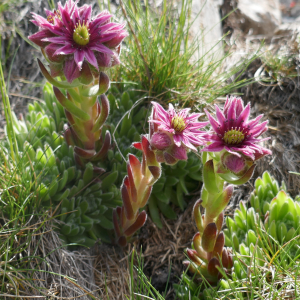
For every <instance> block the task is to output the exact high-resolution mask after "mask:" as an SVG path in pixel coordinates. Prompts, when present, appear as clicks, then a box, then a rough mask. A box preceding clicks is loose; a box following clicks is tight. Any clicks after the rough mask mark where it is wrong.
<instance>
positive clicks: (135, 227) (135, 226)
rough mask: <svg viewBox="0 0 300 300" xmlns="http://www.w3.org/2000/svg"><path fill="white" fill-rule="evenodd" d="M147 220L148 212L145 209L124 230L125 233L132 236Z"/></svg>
mask: <svg viewBox="0 0 300 300" xmlns="http://www.w3.org/2000/svg"><path fill="white" fill-rule="evenodd" d="M146 220H147V214H146V212H145V211H144V210H143V211H142V212H141V213H140V214H139V215H138V217H137V219H136V221H135V222H134V223H133V224H132V225H131V226H130V227H129V228H128V229H127V230H125V231H124V235H126V236H128V237H129V236H132V235H133V234H134V233H135V232H136V231H138V230H139V229H140V228H141V227H142V226H143V225H144V224H145V222H146Z"/></svg>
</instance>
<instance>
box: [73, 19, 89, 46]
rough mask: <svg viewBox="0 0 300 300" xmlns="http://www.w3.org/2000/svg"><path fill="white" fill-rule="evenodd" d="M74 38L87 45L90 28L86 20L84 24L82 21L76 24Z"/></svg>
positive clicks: (79, 43) (78, 42)
mask: <svg viewBox="0 0 300 300" xmlns="http://www.w3.org/2000/svg"><path fill="white" fill-rule="evenodd" d="M73 40H74V42H75V43H76V44H78V45H80V46H85V45H86V44H88V42H89V41H90V33H89V28H88V27H87V25H86V24H85V23H84V22H83V23H82V25H81V23H80V21H79V22H78V23H77V24H76V27H75V29H74V33H73Z"/></svg>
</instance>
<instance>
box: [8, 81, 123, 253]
mask: <svg viewBox="0 0 300 300" xmlns="http://www.w3.org/2000/svg"><path fill="white" fill-rule="evenodd" d="M44 99H45V102H40V103H38V102H34V103H33V104H29V106H28V111H29V112H28V114H27V115H26V118H25V120H24V119H23V118H22V117H20V120H18V119H17V118H16V117H15V116H14V115H13V117H14V118H13V119H14V121H13V126H14V131H15V133H16V139H17V143H18V149H19V151H20V153H23V155H22V157H23V163H24V166H25V167H26V173H25V174H28V177H29V180H30V181H31V182H32V183H34V184H32V190H33V191H34V192H36V193H37V195H38V199H39V203H40V206H41V207H44V208H49V207H50V206H51V205H58V204H59V203H60V202H61V204H60V205H59V206H58V207H57V208H56V212H57V215H60V217H59V220H60V221H62V222H59V223H58V224H57V226H56V228H57V230H58V232H59V234H60V237H61V239H62V240H63V241H65V243H67V244H69V243H77V244H80V245H85V246H87V247H90V246H92V245H93V244H94V243H95V242H96V240H97V239H99V238H101V240H103V241H106V242H109V241H111V237H109V234H108V232H109V230H110V229H112V228H113V224H112V209H113V208H114V207H116V206H117V205H120V204H121V201H120V192H119V189H118V188H117V187H116V186H115V185H114V184H113V183H114V182H115V181H116V179H117V175H118V173H117V172H111V173H110V174H108V175H107V176H106V177H105V178H104V179H103V177H101V179H102V180H101V182H93V177H94V168H93V166H92V164H90V163H88V164H87V165H86V166H85V168H84V169H83V170H81V169H78V168H76V164H75V160H74V151H73V148H72V147H69V146H68V145H67V143H66V142H65V140H64V138H63V136H62V135H61V134H60V133H61V132H62V129H63V125H64V122H65V117H64V111H63V107H62V106H61V105H60V103H59V102H58V101H57V100H56V99H55V96H54V94H53V91H52V89H51V86H50V85H49V84H46V85H45V87H44Z"/></svg>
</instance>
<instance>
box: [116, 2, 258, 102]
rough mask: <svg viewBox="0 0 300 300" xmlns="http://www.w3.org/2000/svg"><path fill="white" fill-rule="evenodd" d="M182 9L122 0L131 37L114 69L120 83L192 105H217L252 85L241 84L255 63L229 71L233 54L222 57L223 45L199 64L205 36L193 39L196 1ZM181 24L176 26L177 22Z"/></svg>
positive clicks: (242, 63) (170, 4) (241, 63)
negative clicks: (220, 99) (241, 76)
mask: <svg viewBox="0 0 300 300" xmlns="http://www.w3.org/2000/svg"><path fill="white" fill-rule="evenodd" d="M181 3H182V5H181V7H180V8H178V9H176V8H175V6H174V5H173V1H172V2H168V1H166V0H164V1H163V3H162V7H161V9H155V8H153V7H152V6H151V5H150V4H149V2H148V1H147V0H145V1H129V0H124V1H120V5H121V8H122V13H123V16H124V18H125V19H126V21H127V24H128V26H127V27H128V32H129V37H127V38H126V40H125V47H124V48H123V52H122V65H121V66H120V67H118V68H114V70H112V71H111V72H112V78H113V79H114V80H115V81H125V82H127V81H129V82H135V83H138V87H137V89H141V90H143V91H144V92H145V93H146V94H148V95H149V96H150V97H153V98H155V99H156V100H158V101H168V102H169V101H173V102H174V101H176V102H179V103H181V104H183V103H184V104H186V105H188V106H191V105H192V104H194V102H195V101H197V100H199V99H201V100H204V101H206V102H211V101H213V100H214V99H216V98H217V97H219V96H223V95H226V94H228V93H230V92H231V91H233V90H234V89H237V88H239V87H241V86H243V85H246V84H248V83H249V81H248V82H247V81H245V80H239V75H237V74H239V73H241V72H242V71H243V70H244V69H245V68H246V67H247V66H248V65H249V63H250V62H251V61H252V60H253V58H254V57H255V56H253V57H252V58H250V59H243V60H241V61H239V62H238V63H236V64H235V66H234V67H232V68H230V69H227V70H225V69H224V65H225V62H226V59H227V58H228V57H229V56H230V55H231V52H230V50H229V51H228V52H226V53H225V54H224V55H223V56H222V55H220V50H219V49H220V47H219V44H222V40H221V41H219V42H218V43H217V44H216V45H215V46H213V47H212V48H211V49H210V50H209V51H207V52H206V53H204V55H202V56H201V57H200V58H199V59H198V60H197V61H195V59H194V54H195V53H197V52H199V49H201V47H202V45H201V44H199V43H198V40H200V41H201V36H203V35H204V34H209V32H201V33H199V36H198V37H196V38H195V40H194V41H190V40H189V36H190V28H191V25H192V23H193V20H190V19H189V17H188V16H189V15H190V11H191V0H183V1H182V2H181ZM174 20H176V22H174Z"/></svg>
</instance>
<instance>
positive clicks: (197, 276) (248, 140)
mask: <svg viewBox="0 0 300 300" xmlns="http://www.w3.org/2000/svg"><path fill="white" fill-rule="evenodd" d="M215 108H216V116H217V120H215V119H214V118H213V117H212V116H211V115H210V113H208V112H206V113H207V116H208V118H209V121H210V125H211V127H212V128H211V131H210V132H209V133H208V134H207V136H206V139H207V140H209V141H210V142H211V143H210V144H209V145H208V146H207V147H205V148H204V149H203V150H202V151H203V156H202V160H203V183H204V184H203V188H202V192H201V200H199V201H197V202H196V204H195V206H194V210H193V215H194V218H195V222H196V225H197V228H198V230H199V232H198V233H196V234H195V236H194V238H193V244H192V245H193V249H187V255H188V257H189V259H190V260H187V261H185V262H184V263H185V264H186V265H187V266H188V270H189V271H190V272H191V273H193V274H194V277H193V278H194V280H196V281H201V282H203V277H204V278H205V280H206V281H207V282H208V283H210V284H213V285H214V284H216V283H217V282H218V280H219V279H220V278H221V277H222V275H223V274H224V273H226V274H228V275H229V274H230V272H231V267H232V257H231V256H232V254H231V253H230V251H229V250H228V249H227V248H225V247H224V244H225V235H224V233H223V232H222V231H221V228H222V224H223V217H224V212H223V210H224V209H225V207H226V206H227V204H228V202H229V200H230V198H231V195H232V193H233V188H234V186H233V185H240V184H244V183H245V182H247V181H248V180H249V179H250V178H251V176H252V173H253V170H254V166H255V164H254V162H255V160H257V159H258V158H261V157H263V156H264V155H267V154H271V151H269V150H267V149H265V148H263V147H261V146H259V145H258V143H259V142H260V141H262V140H260V139H258V137H259V136H260V134H261V133H263V132H265V131H266V130H267V121H266V122H263V123H261V124H259V120H260V119H261V117H262V116H259V117H257V118H256V119H254V120H249V115H250V104H248V105H247V106H246V107H244V104H243V101H242V99H241V98H235V97H230V98H229V97H228V98H227V100H226V103H225V106H224V109H223V111H221V109H220V108H219V107H218V106H217V105H216V107H215ZM225 181H227V182H228V183H230V184H229V185H227V184H226V183H225ZM200 205H202V206H203V207H204V208H205V211H204V214H203V215H202V216H201V213H200Z"/></svg>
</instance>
